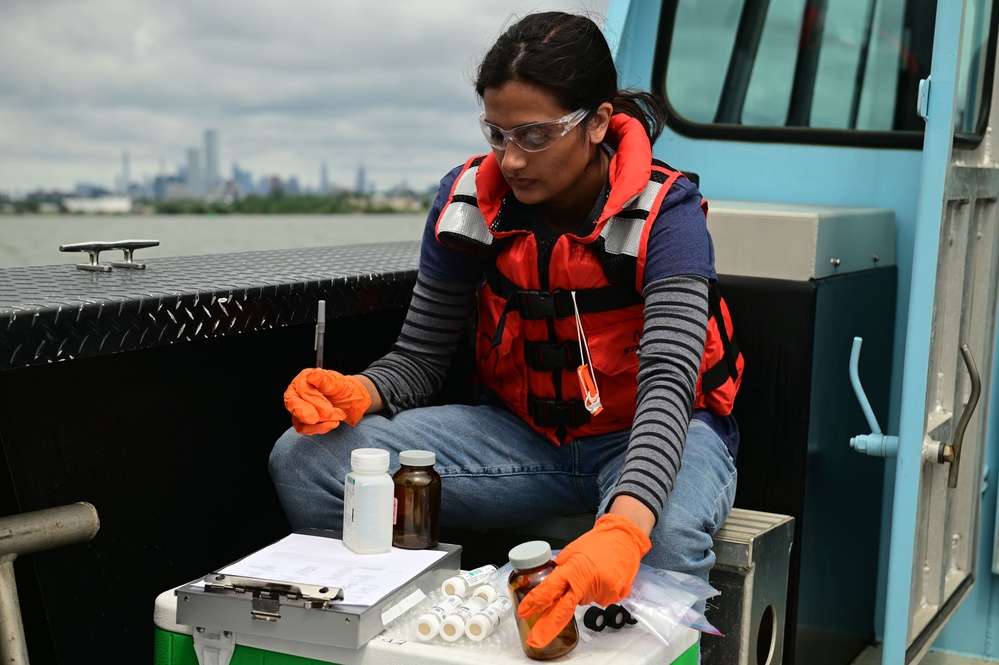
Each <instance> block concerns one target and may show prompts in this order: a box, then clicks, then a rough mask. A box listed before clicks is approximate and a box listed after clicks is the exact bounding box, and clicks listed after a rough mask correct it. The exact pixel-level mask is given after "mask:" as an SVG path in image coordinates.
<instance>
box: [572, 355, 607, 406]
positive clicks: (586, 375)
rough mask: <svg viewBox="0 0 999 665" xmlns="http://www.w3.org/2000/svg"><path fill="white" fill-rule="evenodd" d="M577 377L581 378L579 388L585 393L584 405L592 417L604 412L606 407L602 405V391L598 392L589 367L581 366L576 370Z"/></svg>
mask: <svg viewBox="0 0 999 665" xmlns="http://www.w3.org/2000/svg"><path fill="white" fill-rule="evenodd" d="M576 376H578V377H579V388H580V390H582V391H583V405H584V406H585V407H586V410H587V411H589V412H590V414H591V415H594V416H595V415H597V414H598V413H600V412H601V411H603V410H604V407H603V405H602V404H601V403H600V391H599V390H597V384H596V382H595V381H594V380H593V374H591V373H590V367H589V365H585V364H584V365H580V366H579V367H578V368H577V369H576Z"/></svg>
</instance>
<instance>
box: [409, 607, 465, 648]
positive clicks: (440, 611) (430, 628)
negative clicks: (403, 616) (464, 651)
mask: <svg viewBox="0 0 999 665" xmlns="http://www.w3.org/2000/svg"><path fill="white" fill-rule="evenodd" d="M464 604H465V599H464V598H462V597H461V596H445V597H444V600H442V601H441V602H439V603H437V604H436V605H434V606H433V607H431V608H430V609H429V610H427V611H426V613H424V614H422V615H421V616H420V618H419V619H417V620H416V637H417V638H419V639H421V640H423V641H424V642H426V641H427V640H431V639H433V638H434V637H436V636H437V633H438V632H439V631H440V629H441V623H442V622H443V621H444V619H446V618H447V617H448V616H449V615H451V614H454V613H455V612H456V611H457V609H458V608H459V607H461V606H462V605H464Z"/></svg>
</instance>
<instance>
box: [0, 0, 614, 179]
mask: <svg viewBox="0 0 999 665" xmlns="http://www.w3.org/2000/svg"><path fill="white" fill-rule="evenodd" d="M608 1H609V0H461V1H460V2H459V1H458V0H380V1H378V0H166V1H163V0H160V1H157V2H153V1H151V0H3V5H4V9H3V15H4V16H3V37H2V38H0V192H6V193H18V192H20V193H23V192H25V191H28V190H33V189H36V188H45V189H53V188H58V189H62V190H68V189H71V188H72V187H73V186H74V185H75V184H76V183H79V182H86V183H93V184H98V185H102V186H105V187H109V188H110V187H112V186H113V184H114V179H115V177H116V176H118V175H119V174H120V173H121V170H122V166H121V163H122V153H123V151H128V153H129V156H130V163H131V169H130V172H131V176H132V180H133V181H140V180H141V179H142V178H143V177H146V176H153V175H156V174H157V173H159V172H160V168H161V164H162V165H163V167H164V170H165V172H167V173H174V172H176V170H177V167H178V165H180V164H182V163H183V162H184V161H185V159H186V150H187V149H188V148H192V147H197V148H199V149H201V148H202V146H203V142H204V131H205V129H207V128H212V129H215V130H216V132H217V135H218V143H219V153H220V170H221V172H222V175H224V176H225V177H229V176H230V175H231V168H232V164H233V162H237V163H238V164H239V165H240V166H241V167H242V168H244V169H249V170H250V171H252V172H253V175H254V178H255V179H256V178H259V177H260V176H263V175H279V176H281V177H283V178H287V177H288V176H291V175H297V176H298V178H299V179H300V181H301V183H302V184H303V185H310V186H315V185H316V184H318V181H319V169H320V165H321V164H322V163H323V162H324V161H325V162H326V163H327V165H328V169H329V177H330V180H331V181H332V182H333V183H335V184H340V185H346V186H350V185H353V182H354V178H355V173H356V171H357V167H358V165H359V164H363V165H364V166H365V168H366V170H367V173H368V179H369V181H373V182H375V183H376V185H377V186H378V187H379V188H380V189H384V188H387V187H389V186H392V185H395V184H399V183H402V182H406V183H408V184H409V185H410V186H412V187H416V188H420V189H422V188H424V187H426V186H428V185H431V184H433V183H436V181H437V180H438V179H439V178H440V176H441V175H442V174H443V173H444V172H445V171H447V170H448V169H449V168H450V167H451V166H453V165H455V164H457V163H459V162H460V161H462V160H463V159H464V158H465V157H466V156H467V155H468V154H470V153H472V152H474V151H481V150H483V149H484V141H483V140H482V138H481V135H480V134H479V133H478V128H477V125H476V116H477V115H478V112H479V107H478V102H477V100H476V98H475V94H474V91H473V90H472V87H471V85H470V81H471V80H472V78H473V76H474V72H475V69H476V67H477V65H478V63H479V60H480V59H481V57H482V55H483V54H484V53H485V51H486V49H487V48H488V47H489V46H490V45H491V44H492V42H493V41H494V40H495V38H496V37H497V36H498V35H499V33H500V32H501V29H502V28H503V26H504V25H506V24H507V22H508V20H509V18H510V16H511V15H518V16H522V15H524V14H527V13H530V12H532V11H536V10H539V9H564V10H568V11H577V12H586V13H589V14H591V15H592V16H593V18H594V19H595V20H597V22H598V23H602V21H603V17H604V14H605V13H606V10H607V4H608Z"/></svg>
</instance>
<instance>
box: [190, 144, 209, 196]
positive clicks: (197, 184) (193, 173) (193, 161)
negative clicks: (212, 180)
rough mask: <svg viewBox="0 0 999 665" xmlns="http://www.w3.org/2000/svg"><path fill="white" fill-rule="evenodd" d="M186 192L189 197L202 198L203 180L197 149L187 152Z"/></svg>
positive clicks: (203, 191) (203, 190)
mask: <svg viewBox="0 0 999 665" xmlns="http://www.w3.org/2000/svg"><path fill="white" fill-rule="evenodd" d="M186 184H187V191H188V192H189V193H190V194H191V196H204V194H205V178H204V171H203V170H202V169H201V155H200V154H199V153H198V149H197V148H188V150H187V183H186Z"/></svg>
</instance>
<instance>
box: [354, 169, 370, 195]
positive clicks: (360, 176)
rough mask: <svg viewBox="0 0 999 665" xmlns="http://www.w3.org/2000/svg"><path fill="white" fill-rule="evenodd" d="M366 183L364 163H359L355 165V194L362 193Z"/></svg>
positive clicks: (364, 190)
mask: <svg viewBox="0 0 999 665" xmlns="http://www.w3.org/2000/svg"><path fill="white" fill-rule="evenodd" d="M366 187H367V184H366V183H365V179H364V164H359V165H358V167H357V183H356V184H355V185H354V193H355V194H364V193H365V192H366V191H367V189H366Z"/></svg>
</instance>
